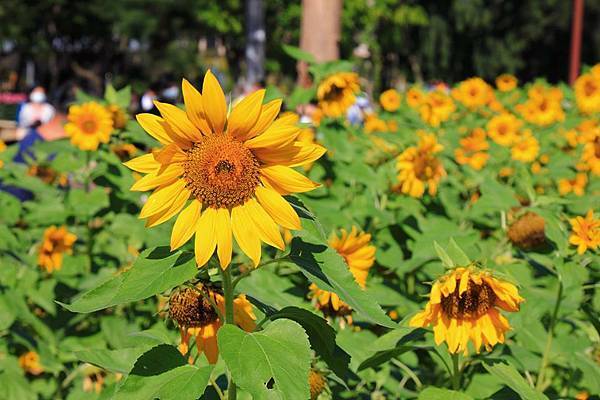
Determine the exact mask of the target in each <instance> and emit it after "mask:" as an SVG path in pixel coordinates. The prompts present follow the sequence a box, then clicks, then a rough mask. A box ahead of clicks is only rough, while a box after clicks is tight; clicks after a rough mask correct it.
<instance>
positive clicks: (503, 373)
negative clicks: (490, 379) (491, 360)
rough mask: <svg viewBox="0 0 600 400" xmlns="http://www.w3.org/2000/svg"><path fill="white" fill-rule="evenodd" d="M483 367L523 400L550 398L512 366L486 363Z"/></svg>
mask: <svg viewBox="0 0 600 400" xmlns="http://www.w3.org/2000/svg"><path fill="white" fill-rule="evenodd" d="M483 366H484V367H485V369H486V370H487V371H488V372H489V373H490V374H492V375H494V376H496V377H497V378H499V379H500V380H502V382H504V384H505V385H506V386H508V387H509V388H511V389H512V390H514V391H515V392H517V393H518V394H519V396H521V398H522V399H523V400H548V397H546V396H545V395H544V394H543V393H541V392H538V391H536V390H535V389H534V388H532V387H531V386H530V385H529V383H527V381H526V380H525V378H523V377H522V376H521V374H519V371H517V369H516V368H515V367H513V366H512V365H510V364H504V363H495V364H485V363H484V364H483Z"/></svg>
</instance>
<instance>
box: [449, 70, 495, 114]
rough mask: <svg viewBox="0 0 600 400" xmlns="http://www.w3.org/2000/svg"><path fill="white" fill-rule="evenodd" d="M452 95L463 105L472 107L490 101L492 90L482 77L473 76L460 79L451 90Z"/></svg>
mask: <svg viewBox="0 0 600 400" xmlns="http://www.w3.org/2000/svg"><path fill="white" fill-rule="evenodd" d="M452 97H454V99H456V100H458V101H459V102H461V103H462V104H463V105H464V106H465V107H467V108H471V109H474V108H478V107H482V106H485V105H486V104H488V103H489V102H490V101H492V99H493V98H494V90H493V89H492V87H491V86H490V85H488V84H487V83H486V82H485V81H484V80H483V79H481V78H479V77H475V78H469V79H467V80H464V81H462V82H461V83H460V84H459V85H458V86H457V87H456V88H455V89H453V90H452Z"/></svg>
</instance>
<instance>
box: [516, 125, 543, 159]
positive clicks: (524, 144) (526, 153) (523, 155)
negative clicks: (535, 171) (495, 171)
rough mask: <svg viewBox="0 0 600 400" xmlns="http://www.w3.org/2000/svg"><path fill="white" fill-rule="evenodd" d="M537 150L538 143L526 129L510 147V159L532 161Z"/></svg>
mask: <svg viewBox="0 0 600 400" xmlns="http://www.w3.org/2000/svg"><path fill="white" fill-rule="evenodd" d="M539 152H540V143H539V142H538V140H537V139H536V138H535V137H534V136H533V135H532V134H531V131H529V130H526V131H525V132H524V133H523V135H521V137H520V138H519V139H517V142H516V143H515V144H514V145H513V146H512V147H511V149H510V155H511V157H512V159H513V160H517V161H521V162H532V161H533V160H535V159H536V157H537V156H538V153H539Z"/></svg>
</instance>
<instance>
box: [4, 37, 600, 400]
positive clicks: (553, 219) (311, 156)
mask: <svg viewBox="0 0 600 400" xmlns="http://www.w3.org/2000/svg"><path fill="white" fill-rule="evenodd" d="M286 51H287V52H288V53H289V54H290V55H292V56H294V57H295V58H297V59H300V60H303V61H305V62H308V63H309V65H310V71H311V74H312V78H313V82H314V83H313V86H312V87H310V88H297V89H295V90H294V91H293V92H292V93H286V94H282V93H281V92H280V91H279V90H278V89H277V88H275V87H269V88H267V90H262V89H261V90H257V91H255V92H253V93H252V94H250V95H248V96H246V97H245V98H242V99H235V100H232V99H231V98H230V96H229V95H228V94H227V93H225V92H224V90H223V89H222V87H221V85H220V83H219V81H218V80H217V78H216V77H215V76H214V75H213V74H212V73H211V72H210V71H208V72H207V73H206V74H205V76H204V78H203V80H201V81H199V82H188V81H187V80H185V79H183V80H182V93H183V99H182V100H183V102H182V104H177V105H172V104H167V103H159V102H157V103H156V107H157V110H158V113H156V114H149V113H147V114H138V115H130V113H129V111H128V105H129V104H130V96H131V93H130V90H129V88H128V87H125V88H122V89H120V90H116V89H115V88H113V87H112V86H108V87H107V88H106V91H105V95H104V97H103V98H93V97H90V96H88V95H86V94H85V93H82V92H80V93H78V96H77V99H78V101H77V103H76V104H73V105H72V106H71V107H70V109H69V114H68V122H67V124H66V126H65V131H66V133H67V135H68V138H67V139H62V140H57V141H49V142H37V143H36V144H35V145H34V146H33V147H32V148H30V149H29V150H28V151H26V152H25V153H19V145H18V144H14V145H10V146H6V145H3V146H2V148H1V150H2V151H1V152H0V164H1V165H2V167H1V168H0V182H1V188H2V191H0V399H11V400H13V399H68V400H77V399H86V400H90V399H112V398H114V399H154V398H160V399H230V400H232V399H250V398H254V399H290V400H299V399H311V400H315V399H330V398H333V399H420V400H442V399H444V400H445V399H455V400H474V399H525V400H543V399H578V400H584V399H594V398H596V399H598V398H600V397H599V395H600V283H599V278H600V253H599V247H600V179H598V177H599V176H600V64H599V65H596V66H594V67H592V68H586V69H585V70H584V71H583V72H582V74H581V76H580V77H579V78H578V79H577V81H576V83H575V84H574V86H573V87H570V86H568V85H566V84H560V85H558V86H552V85H550V84H548V83H546V82H545V81H544V80H543V79H539V80H537V81H535V82H532V83H527V84H525V85H519V82H518V80H517V78H516V77H515V76H512V75H501V76H499V77H498V78H497V79H496V81H495V82H486V81H484V80H483V79H481V78H478V77H473V78H469V79H466V80H464V81H462V82H458V83H457V84H455V85H453V86H452V87H448V86H446V85H443V84H439V85H437V86H432V87H425V86H420V85H412V86H411V85H409V87H407V88H406V89H405V90H404V89H403V90H396V89H388V90H385V91H384V92H383V93H381V94H377V95H376V96H373V95H367V94H366V89H365V88H367V87H368V86H369V83H368V82H365V81H364V80H363V79H361V77H360V76H359V75H358V74H357V73H355V72H353V66H352V65H351V64H350V63H349V62H344V61H341V62H340V61H337V62H330V63H325V64H319V63H316V62H315V61H314V59H312V58H311V57H310V56H309V55H308V54H307V53H304V52H302V51H300V50H299V49H297V48H291V47H287V48H286ZM17 154H20V157H22V160H21V162H16V161H15V155H17Z"/></svg>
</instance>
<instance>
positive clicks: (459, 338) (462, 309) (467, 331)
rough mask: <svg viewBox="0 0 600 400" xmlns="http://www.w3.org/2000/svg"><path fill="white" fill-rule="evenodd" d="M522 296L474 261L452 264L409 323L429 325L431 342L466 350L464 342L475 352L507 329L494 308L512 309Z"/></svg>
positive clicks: (453, 350) (497, 340)
mask: <svg viewBox="0 0 600 400" xmlns="http://www.w3.org/2000/svg"><path fill="white" fill-rule="evenodd" d="M523 300H524V299H523V298H522V297H521V296H519V291H518V289H517V287H516V286H515V285H513V284H512V283H509V282H506V281H504V280H501V279H498V278H496V277H494V276H493V275H492V274H491V273H490V272H488V271H485V270H481V269H479V268H477V267H476V266H474V265H470V266H468V267H459V268H455V269H453V270H451V271H449V272H448V273H446V274H445V275H444V276H442V277H441V278H439V279H438V280H436V281H435V282H434V283H433V286H432V287H431V292H430V294H429V302H428V303H427V305H426V306H425V310H423V311H421V312H419V313H417V314H416V315H415V316H414V317H413V318H412V319H411V320H410V323H409V325H410V326H412V327H427V326H429V325H433V333H434V338H435V343H436V344H437V345H439V344H441V343H442V342H446V343H447V344H448V350H449V351H450V352H451V353H459V352H463V353H464V354H468V347H467V345H468V342H469V340H470V341H472V342H473V345H474V347H475V351H476V352H479V349H480V348H481V345H482V344H483V345H484V346H485V348H486V350H488V351H489V350H491V348H492V347H493V346H494V345H496V344H497V343H504V334H505V333H506V331H508V330H509V329H510V324H509V323H508V320H507V319H506V318H505V317H504V316H503V315H502V314H500V311H499V310H498V308H500V309H502V310H505V311H510V312H515V311H519V304H520V303H521V302H522V301H523Z"/></svg>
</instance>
